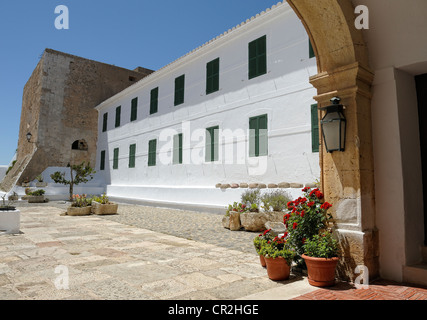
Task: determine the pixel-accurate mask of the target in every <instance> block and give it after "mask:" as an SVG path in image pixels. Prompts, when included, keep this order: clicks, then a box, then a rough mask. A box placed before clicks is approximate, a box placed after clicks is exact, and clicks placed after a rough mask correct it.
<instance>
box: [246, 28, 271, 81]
mask: <svg viewBox="0 0 427 320" xmlns="http://www.w3.org/2000/svg"><path fill="white" fill-rule="evenodd" d="M266 73H267V36H263V37H261V38H259V39H257V40H254V41H252V42H250V43H249V79H252V78H255V77H258V76H261V75H263V74H266Z"/></svg>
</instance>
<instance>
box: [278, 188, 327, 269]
mask: <svg viewBox="0 0 427 320" xmlns="http://www.w3.org/2000/svg"><path fill="white" fill-rule="evenodd" d="M302 191H303V192H304V196H302V197H299V198H298V199H296V200H294V201H289V202H288V203H287V213H286V214H285V215H284V217H283V222H284V224H285V226H286V227H287V230H288V232H289V236H288V242H289V244H290V245H291V246H292V247H293V248H295V251H296V253H297V260H298V259H299V260H300V261H299V263H303V261H301V259H300V258H301V255H302V254H303V253H304V243H305V241H306V240H307V239H311V238H312V237H313V236H315V235H318V234H319V232H320V231H321V230H326V229H327V228H328V227H329V223H330V222H331V220H332V216H331V215H330V214H329V213H328V209H329V208H330V207H332V205H331V204H329V203H328V202H324V196H323V193H322V192H321V191H320V190H319V189H317V188H316V189H313V190H312V189H311V188H304V189H302Z"/></svg>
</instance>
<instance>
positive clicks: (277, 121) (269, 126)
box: [96, 4, 320, 208]
mask: <svg viewBox="0 0 427 320" xmlns="http://www.w3.org/2000/svg"><path fill="white" fill-rule="evenodd" d="M309 51H310V50H309V40H308V36H307V34H306V32H305V29H304V28H303V26H302V24H301V22H300V21H299V20H298V18H297V17H296V15H295V14H294V12H293V11H292V10H291V9H290V8H289V6H288V5H287V4H282V5H279V6H277V7H274V8H273V9H271V10H267V11H266V12H264V13H262V14H260V15H259V16H257V17H256V18H253V19H251V20H249V21H246V22H245V23H242V24H241V25H239V26H237V27H236V28H234V29H232V30H229V31H228V32H226V33H224V34H222V35H221V36H219V37H217V38H216V39H214V40H212V41H209V42H208V43H206V44H205V45H203V46H201V47H199V48H197V49H195V50H193V51H192V52H190V53H189V54H187V55H185V56H184V57H181V58H180V59H178V60H176V61H174V62H173V63H171V64H169V65H167V66H166V67H164V68H162V69H160V70H159V71H157V72H155V73H153V74H152V75H150V76H148V77H146V78H145V79H143V80H141V81H139V82H138V83H136V84H135V85H133V86H131V87H129V88H128V89H125V90H124V91H122V92H120V93H119V94H117V95H115V96H113V97H112V98H110V99H108V100H107V101H105V102H103V103H102V104H100V105H99V106H97V107H96V109H97V110H98V112H99V138H98V154H97V165H96V169H97V171H98V172H100V173H101V174H102V177H103V179H104V180H105V183H106V185H107V193H108V195H109V196H111V197H115V198H122V199H138V200H144V201H150V202H159V203H170V204H191V205H203V206H212V207H221V208H223V207H224V205H226V204H228V203H230V202H233V201H237V200H239V199H240V194H241V192H242V189H227V190H221V189H219V188H216V187H215V186H216V185H217V184H218V183H222V184H227V183H228V184H232V183H237V184H240V183H264V184H269V183H276V184H278V183H281V182H291V183H300V184H306V183H314V182H315V181H316V180H317V179H318V178H319V175H320V172H319V171H320V169H319V164H318V161H319V156H318V150H317V148H318V138H316V135H317V134H318V130H317V129H316V126H317V110H316V109H313V108H312V105H313V104H315V101H314V100H313V98H312V97H313V96H314V95H315V94H316V92H315V90H314V89H313V88H312V86H311V85H310V84H309V82H308V78H309V76H310V75H314V74H315V73H316V71H317V66H316V61H315V60H316V59H315V58H313V57H310V53H309ZM312 109H313V110H315V111H314V112H312ZM312 115H314V117H315V118H314V119H313V118H312ZM313 128H314V130H313ZM250 129H254V130H250ZM263 129H266V130H263ZM213 132H215V133H213ZM208 133H212V135H209V134H208ZM211 141H212V143H211ZM283 145H286V146H287V147H286V148H285V149H284V148H283ZM211 150H212V151H211ZM283 150H285V151H283Z"/></svg>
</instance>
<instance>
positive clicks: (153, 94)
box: [150, 88, 159, 114]
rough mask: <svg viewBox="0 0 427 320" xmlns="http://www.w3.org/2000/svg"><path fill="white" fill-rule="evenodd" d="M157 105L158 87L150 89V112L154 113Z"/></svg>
mask: <svg viewBox="0 0 427 320" xmlns="http://www.w3.org/2000/svg"><path fill="white" fill-rule="evenodd" d="M158 105H159V88H155V89H153V90H151V97H150V114H155V113H157V111H158Z"/></svg>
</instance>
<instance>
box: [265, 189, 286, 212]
mask: <svg viewBox="0 0 427 320" xmlns="http://www.w3.org/2000/svg"><path fill="white" fill-rule="evenodd" d="M261 201H262V202H263V204H264V205H263V206H262V208H263V209H264V210H265V211H267V212H268V211H278V212H280V211H283V210H285V209H286V205H287V203H288V202H289V201H290V198H289V195H288V194H287V193H286V192H285V191H282V190H275V191H271V192H267V193H265V194H263V195H262V196H261Z"/></svg>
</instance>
